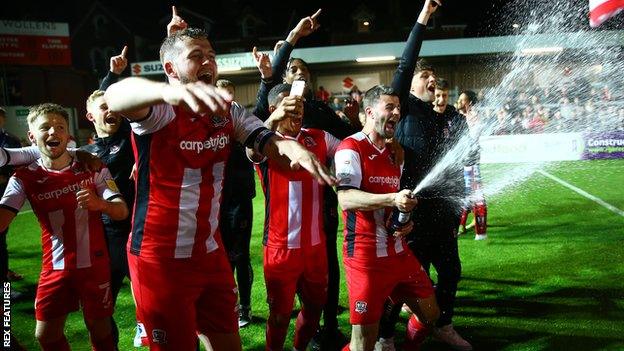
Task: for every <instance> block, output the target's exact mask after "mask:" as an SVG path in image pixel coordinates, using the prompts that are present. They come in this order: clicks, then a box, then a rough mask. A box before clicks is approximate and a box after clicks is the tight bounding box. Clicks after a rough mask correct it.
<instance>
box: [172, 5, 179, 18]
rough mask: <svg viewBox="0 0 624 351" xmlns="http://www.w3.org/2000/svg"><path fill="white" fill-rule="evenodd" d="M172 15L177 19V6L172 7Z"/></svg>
mask: <svg viewBox="0 0 624 351" xmlns="http://www.w3.org/2000/svg"><path fill="white" fill-rule="evenodd" d="M171 13H172V17H175V16H177V15H178V10H177V9H176V7H175V6H171Z"/></svg>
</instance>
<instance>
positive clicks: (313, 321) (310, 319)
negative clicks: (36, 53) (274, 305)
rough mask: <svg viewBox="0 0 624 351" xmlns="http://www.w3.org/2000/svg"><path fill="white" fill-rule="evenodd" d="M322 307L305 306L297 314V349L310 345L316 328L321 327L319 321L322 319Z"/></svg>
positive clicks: (295, 344)
mask: <svg viewBox="0 0 624 351" xmlns="http://www.w3.org/2000/svg"><path fill="white" fill-rule="evenodd" d="M321 312H322V310H321V309H314V308H305V307H303V308H302V309H301V312H299V315H298V316H297V323H296V324H295V325H296V327H295V340H294V342H293V346H294V347H295V349H297V350H305V349H306V348H307V347H308V343H309V342H310V340H311V339H312V337H313V336H314V334H316V330H317V329H318V327H319V321H320V320H321Z"/></svg>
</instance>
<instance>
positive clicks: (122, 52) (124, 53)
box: [121, 45, 128, 58]
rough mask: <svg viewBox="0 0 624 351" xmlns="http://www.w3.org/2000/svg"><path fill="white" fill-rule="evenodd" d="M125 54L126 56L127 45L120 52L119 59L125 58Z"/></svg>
mask: <svg viewBox="0 0 624 351" xmlns="http://www.w3.org/2000/svg"><path fill="white" fill-rule="evenodd" d="M126 54H128V45H124V47H123V50H121V57H123V58H126Z"/></svg>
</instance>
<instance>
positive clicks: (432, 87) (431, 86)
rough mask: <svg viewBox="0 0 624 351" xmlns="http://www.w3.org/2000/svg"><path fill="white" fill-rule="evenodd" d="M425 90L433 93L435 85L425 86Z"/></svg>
mask: <svg viewBox="0 0 624 351" xmlns="http://www.w3.org/2000/svg"><path fill="white" fill-rule="evenodd" d="M427 90H428V91H429V92H431V93H435V83H429V84H427Z"/></svg>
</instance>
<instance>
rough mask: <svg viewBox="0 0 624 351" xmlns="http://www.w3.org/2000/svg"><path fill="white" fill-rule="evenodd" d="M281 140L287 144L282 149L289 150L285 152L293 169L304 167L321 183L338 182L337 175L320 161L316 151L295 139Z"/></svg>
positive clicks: (333, 183)
mask: <svg viewBox="0 0 624 351" xmlns="http://www.w3.org/2000/svg"><path fill="white" fill-rule="evenodd" d="M279 142H280V143H284V144H286V145H287V146H286V147H285V148H282V150H287V151H286V152H284V154H285V155H286V156H287V157H288V158H289V159H290V168H291V169H292V170H298V169H300V168H301V167H303V168H304V169H305V170H307V171H308V172H309V173H310V174H311V175H312V177H314V178H316V180H317V181H318V182H319V183H320V184H327V185H331V186H333V185H336V184H337V180H336V177H334V176H333V175H332V174H331V173H330V172H329V170H328V169H327V167H325V165H323V164H322V163H321V161H319V159H318V158H317V157H316V155H314V153H312V152H310V151H308V150H307V149H306V148H305V147H303V145H301V144H299V143H298V142H296V141H294V140H285V139H282V140H280V141H279Z"/></svg>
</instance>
